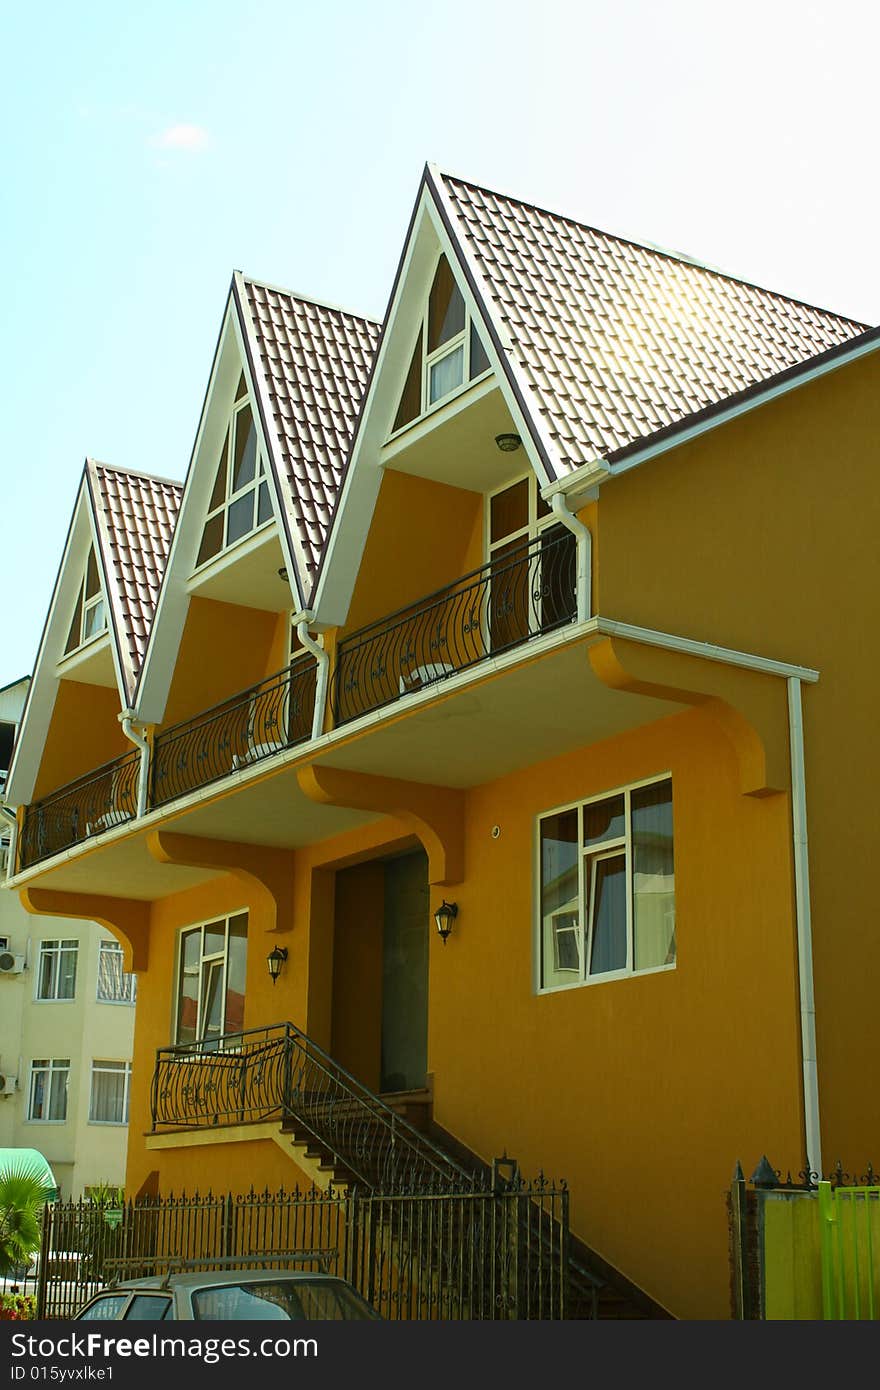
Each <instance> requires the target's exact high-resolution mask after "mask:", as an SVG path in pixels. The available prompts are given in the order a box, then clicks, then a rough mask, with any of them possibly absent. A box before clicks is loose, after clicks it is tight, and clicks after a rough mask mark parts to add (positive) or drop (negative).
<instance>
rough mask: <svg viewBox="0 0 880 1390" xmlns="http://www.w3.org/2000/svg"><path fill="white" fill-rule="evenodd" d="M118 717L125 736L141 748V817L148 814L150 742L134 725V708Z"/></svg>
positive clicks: (139, 810)
mask: <svg viewBox="0 0 880 1390" xmlns="http://www.w3.org/2000/svg"><path fill="white" fill-rule="evenodd" d="M117 717H118V719H119V722H120V724H121V725H122V732H123V733H124V734H125V737H126V738H127V739H128V741H129V743H133V744H134V746H135V748H139V749H140V753H141V766H140V773H139V775H138V789H137V814H138V818H139V819H140V817H141V816H145V815H146V814H147V789H148V787H149V785H150V744H149V740H148V739H147V738H146V737H145V735H144V732H143V729H142V728H140V729H136V728H135V726H134V722H133V721H134V718H135V713H134V710H133V709H124V710H123V711H122V713H121V714H120V715H118V716H117Z"/></svg>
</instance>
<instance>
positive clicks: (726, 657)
mask: <svg viewBox="0 0 880 1390" xmlns="http://www.w3.org/2000/svg"><path fill="white" fill-rule="evenodd" d="M592 621H593V624H594V625H595V628H594V630H595V631H596V632H598V633H599V634H600V635H601V636H603V637H621V638H624V639H625V640H626V641H628V642H642V643H644V644H645V645H646V646H649V647H665V648H666V649H667V650H668V651H673V652H682V653H683V654H684V655H686V656H699V657H702V658H703V659H704V660H706V661H720V662H721V663H722V664H723V665H725V666H742V667H744V668H745V669H746V670H748V671H761V672H762V673H763V674H764V675H767V676H781V677H782V678H783V679H784V680H791V679H794V680H799V681H807V682H808V683H811V684H812V683H814V682H815V681H817V680H818V679H819V672H818V671H814V670H813V669H812V667H809V666H792V665H791V663H790V662H787V661H775V660H774V659H773V658H772V657H768V656H756V655H755V654H754V653H753V652H740V651H737V650H736V649H735V648H734V647H718V646H716V645H715V643H714V642H700V641H697V640H696V639H695V638H693V637H677V636H675V634H674V633H671V632H657V631H656V630H655V629H654V628H651V627H637V626H635V625H634V624H633V623H619V622H617V621H616V620H615V619H614V618H599V617H596V618H593V620H592Z"/></svg>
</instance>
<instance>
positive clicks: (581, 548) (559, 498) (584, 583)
mask: <svg viewBox="0 0 880 1390" xmlns="http://www.w3.org/2000/svg"><path fill="white" fill-rule="evenodd" d="M550 508H551V510H552V512H553V515H554V516H555V517H557V518H558V519H559V520H560V521H561V522H562V524H563V526H565V527H566V528H567V529H568V530H569V531H570V532H571V534H572V535H573V536H574V538H575V540H576V541H577V588H576V593H577V618H578V622H579V623H583V622H586V620H587V618H589V617H590V584H591V577H592V569H593V538H592V536H591V535H590V533H589V531H588V530H587V528H586V526H585V525H584V523H583V522H582V521H581V519H580V517H577V516H575V514H574V512H573V511H570V510H569V506H568V499H567V498H566V497H565V496H564V494H563V493H561V492H555V493H554V494H553V496H552V497H551V498H550Z"/></svg>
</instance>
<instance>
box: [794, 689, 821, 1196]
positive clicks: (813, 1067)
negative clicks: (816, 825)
mask: <svg viewBox="0 0 880 1390" xmlns="http://www.w3.org/2000/svg"><path fill="white" fill-rule="evenodd" d="M786 684H787V686H788V731H789V750H790V753H791V820H792V842H793V847H794V892H795V918H796V922H797V943H798V978H799V984H800V1008H801V1055H802V1059H803V1070H804V1130H805V1134H806V1144H807V1168H808V1170H809V1171H810V1172H811V1173H817V1174H818V1175H819V1177H821V1176H822V1145H821V1134H820V1130H819V1068H818V1062H817V1058H816V1000H815V995H814V992H813V931H812V921H811V916H810V861H809V855H808V851H807V784H806V776H805V769H804V716H803V706H802V703H801V683H800V681H799V680H798V679H797V678H796V677H794V676H790V677H789V679H788V681H787V682H786Z"/></svg>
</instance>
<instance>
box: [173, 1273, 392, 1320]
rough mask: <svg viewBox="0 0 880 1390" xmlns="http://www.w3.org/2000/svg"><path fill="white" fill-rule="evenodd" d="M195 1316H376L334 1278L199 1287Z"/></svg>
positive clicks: (307, 1318) (194, 1309)
mask: <svg viewBox="0 0 880 1390" xmlns="http://www.w3.org/2000/svg"><path fill="white" fill-rule="evenodd" d="M192 1305H193V1317H194V1318H199V1319H202V1320H203V1321H210V1322H224V1321H226V1320H227V1319H235V1320H241V1319H248V1320H254V1321H257V1320H259V1321H272V1322H287V1321H289V1320H296V1321H299V1320H300V1319H306V1320H313V1321H321V1322H326V1321H328V1320H332V1321H334V1322H337V1321H341V1320H346V1321H348V1320H350V1319H352V1318H375V1317H377V1316H378V1315H377V1314H376V1313H374V1311H373V1309H372V1308H371V1307H370V1305H369V1304H368V1303H365V1302H364V1300H363V1299H362V1298H360V1296H359V1295H358V1294H356V1293H354V1291H353V1290H351V1289H349V1288H348V1287H347V1285H346V1284H344V1283H342V1282H341V1281H336V1280H333V1279H278V1280H272V1281H271V1282H270V1281H268V1280H260V1281H256V1280H255V1281H254V1282H253V1283H248V1282H247V1281H245V1280H242V1282H241V1283H239V1284H223V1285H220V1286H215V1287H214V1288H206V1289H196V1290H194V1291H193V1295H192Z"/></svg>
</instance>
